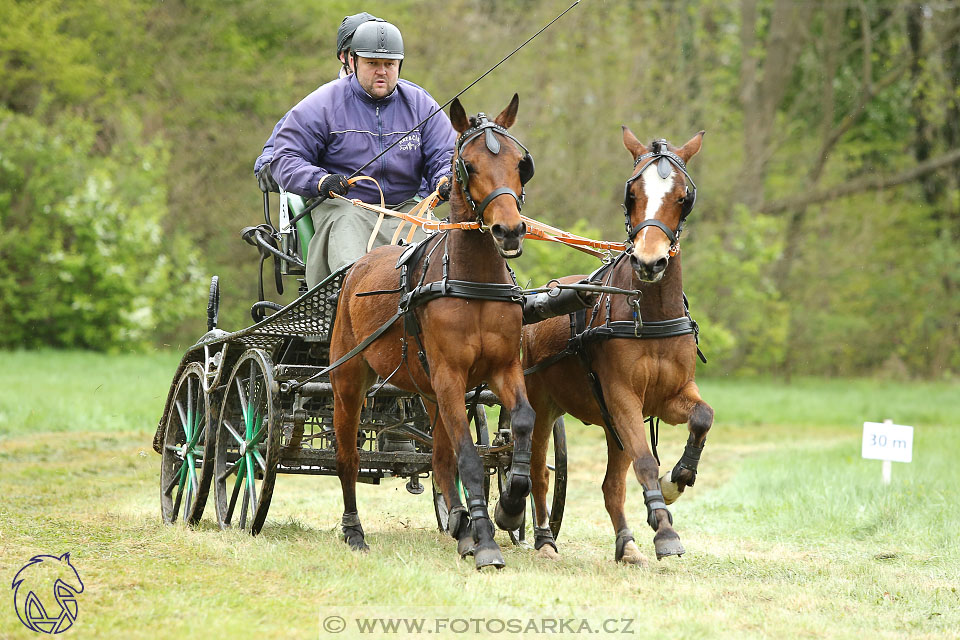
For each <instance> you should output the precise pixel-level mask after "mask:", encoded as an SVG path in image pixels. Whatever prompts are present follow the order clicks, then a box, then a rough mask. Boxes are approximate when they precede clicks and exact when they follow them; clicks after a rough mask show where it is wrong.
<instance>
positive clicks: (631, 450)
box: [604, 383, 684, 560]
mask: <svg viewBox="0 0 960 640" xmlns="http://www.w3.org/2000/svg"><path fill="white" fill-rule="evenodd" d="M604 397H605V398H606V400H607V403H608V407H609V409H610V413H611V415H612V417H613V422H614V424H615V425H616V426H617V429H618V433H619V435H620V439H621V441H622V442H623V447H624V451H623V454H624V455H626V456H628V457H629V458H631V459H632V460H633V470H634V473H635V474H636V476H637V480H639V481H640V484H641V486H642V487H643V502H644V504H645V505H646V507H647V524H648V525H650V528H651V529H653V530H654V531H656V535H655V536H654V537H653V545H654V548H655V549H656V552H657V560H659V559H661V558H664V557H666V556H679V555H683V553H684V549H683V545H682V544H680V536H679V535H677V532H676V531H675V530H674V529H673V516H672V515H671V514H670V511H668V510H667V504H666V502H665V501H664V498H663V493H662V491H661V490H660V480H659V479H658V477H657V476H658V475H659V473H660V465H659V463H657V459H656V458H654V457H653V453H652V452H651V451H650V445H649V444H648V443H647V436H646V433H645V432H644V428H643V427H644V423H643V400H642V397H639V396H638V395H637V393H636V390H635V389H634V388H632V387H629V386H625V385H624V384H622V383H621V384H616V383H615V384H611V385H609V386H608V385H604ZM608 437H610V435H609V434H608ZM609 448H610V447H609V446H608V449H609ZM615 453H619V450H618V451H616V452H615ZM617 525H618V523H616V522H615V523H614V526H617ZM618 535H619V532H618ZM623 537H624V539H625V538H626V537H627V536H626V535H624V536H623ZM626 542H629V541H628V540H626V541H625V542H624V546H626Z"/></svg>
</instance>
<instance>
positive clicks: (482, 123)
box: [454, 113, 534, 229]
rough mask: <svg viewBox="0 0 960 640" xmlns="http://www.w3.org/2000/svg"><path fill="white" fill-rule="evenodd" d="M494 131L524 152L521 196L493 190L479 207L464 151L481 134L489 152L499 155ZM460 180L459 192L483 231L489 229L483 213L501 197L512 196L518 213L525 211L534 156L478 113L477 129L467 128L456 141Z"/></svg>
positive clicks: (497, 141) (506, 188)
mask: <svg viewBox="0 0 960 640" xmlns="http://www.w3.org/2000/svg"><path fill="white" fill-rule="evenodd" d="M494 132H497V133H499V134H500V135H502V136H503V137H505V138H509V139H511V140H513V141H514V142H515V143H517V146H518V147H520V148H521V149H523V158H522V159H521V160H520V164H519V166H518V168H519V171H520V195H519V196H518V195H517V193H516V192H515V191H514V190H513V189H510V188H509V187H500V188H499V189H494V190H493V191H491V192H490V193H489V194H487V197H486V198H484V199H483V200H481V201H480V204H477V203H476V202H475V201H474V199H473V197H472V196H471V195H470V188H469V184H470V169H469V168H468V167H467V163H466V162H465V161H464V159H463V155H462V152H463V148H464V147H466V146H467V145H468V144H470V142H472V141H473V140H474V139H475V138H477V137H479V136H480V135H483V136H484V143H486V145H487V150H488V151H490V153H492V154H494V155H498V154H499V153H500V141H499V140H497V137H496V136H495V135H493V134H494ZM454 167H455V171H456V175H457V181H458V182H459V183H460V190H461V191H462V192H463V197H464V199H465V200H466V201H467V204H468V205H470V209H471V210H472V211H473V213H474V214H475V215H476V218H477V222H479V223H480V228H481V229H484V228H486V225H485V224H484V222H483V212H484V210H485V209H486V208H487V205H488V204H490V202H491V201H492V200H493V199H494V198H496V197H498V196H502V195H505V194H509V195H511V196H513V199H514V200H516V202H517V210H520V209H522V208H523V201H524V197H525V196H526V193H525V191H524V188H523V187H524V186H525V185H526V184H527V182H528V181H529V180H530V178H532V177H533V173H534V165H533V156H531V155H530V152H529V151H527V148H526V147H525V146H523V144H522V143H521V142H520V141H519V140H517V139H516V138H514V137H513V136H512V135H510V134H509V133H508V132H507V130H506V129H504V128H503V127H501V126H500V125H498V124H497V123H496V122H491V121H490V120H488V119H487V116H486V114H484V113H479V114H477V126H475V127H473V128H471V129H467V130H466V131H464V132H463V133H462V134H460V137H459V138H458V139H457V160H456V163H455V165H454Z"/></svg>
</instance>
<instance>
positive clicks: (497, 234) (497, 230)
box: [490, 224, 506, 240]
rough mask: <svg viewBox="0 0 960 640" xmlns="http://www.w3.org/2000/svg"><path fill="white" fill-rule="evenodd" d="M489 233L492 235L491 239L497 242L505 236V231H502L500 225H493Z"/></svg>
mask: <svg viewBox="0 0 960 640" xmlns="http://www.w3.org/2000/svg"><path fill="white" fill-rule="evenodd" d="M490 233H492V234H493V237H494V238H496V239H497V240H503V237H504V236H505V235H506V231H504V229H503V225H502V224H495V225H493V226H492V227H490Z"/></svg>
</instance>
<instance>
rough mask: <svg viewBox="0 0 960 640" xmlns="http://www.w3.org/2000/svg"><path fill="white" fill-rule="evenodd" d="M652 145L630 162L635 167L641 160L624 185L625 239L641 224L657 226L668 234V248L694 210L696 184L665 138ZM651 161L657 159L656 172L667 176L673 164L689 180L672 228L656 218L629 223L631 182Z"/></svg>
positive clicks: (633, 235) (641, 226)
mask: <svg viewBox="0 0 960 640" xmlns="http://www.w3.org/2000/svg"><path fill="white" fill-rule="evenodd" d="M651 147H652V150H651V151H648V152H647V153H645V154H643V155H641V156H640V157H638V158H637V160H636V162H634V163H633V168H634V169H636V168H637V166H638V165H639V164H640V163H641V162H643V163H644V164H643V166H642V167H640V170H639V171H636V172H635V173H634V174H633V176H632V177H631V178H630V179H629V180H627V182H626V184H625V185H624V187H623V215H624V217H625V218H626V220H625V222H624V226H626V229H627V241H628V243H633V239H634V238H636V237H637V234H638V233H640V230H641V229H643V228H644V227H657V228H658V229H660V230H661V231H663V232H664V233H665V234H666V235H667V238H668V239H669V240H670V246H671V248H674V247H676V246H677V244H678V243H679V242H680V234H681V233H682V232H683V225H684V223H685V222H686V220H687V216H689V215H690V212H691V211H693V205H694V203H695V202H696V201H697V185H696V183H695V182H694V181H693V178H691V177H690V174H689V173H687V165H686V164H685V163H684V161H683V159H682V158H681V157H680V156H678V155H677V154H675V153H674V152H673V151H670V149H669V147H668V146H667V141H666V140H663V139H661V140H655V141H654V142H653V144H652V145H651ZM654 162H656V163H657V173H659V175H660V177H661V178H664V179H666V177H667V176H669V175H670V173H671V171H672V168H671V166H670V165H673V166H674V167H676V168H677V169H679V170H680V173H682V174H683V175H684V177H685V178H686V181H687V183H688V184H687V186H686V193H685V194H684V196H683V204H682V208H681V209H680V222H679V224H677V228H676V229H671V228H670V227H668V226H667V225H665V224H663V223H662V222H660V221H659V220H641V221H640V223H639V224H637V225H635V226H633V227H631V226H630V198H631V195H630V185H631V184H633V182H634V181H635V180H637V178H639V177H640V176H641V175H643V172H644V170H646V168H647V167H649V166H650V165H651V164H653V163H654ZM691 187H692V188H691Z"/></svg>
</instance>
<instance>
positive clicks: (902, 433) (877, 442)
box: [861, 420, 913, 484]
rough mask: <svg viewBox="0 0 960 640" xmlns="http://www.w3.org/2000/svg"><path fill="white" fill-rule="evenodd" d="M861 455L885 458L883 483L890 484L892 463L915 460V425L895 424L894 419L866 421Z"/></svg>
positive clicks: (875, 458) (871, 457)
mask: <svg viewBox="0 0 960 640" xmlns="http://www.w3.org/2000/svg"><path fill="white" fill-rule="evenodd" d="M861 455H862V456H863V457H864V458H867V459H870V460H883V484H890V472H891V467H892V465H891V464H890V463H891V462H912V461H913V427H907V426H903V425H899V424H893V421H892V420H884V421H883V422H864V423H863V445H862V447H861Z"/></svg>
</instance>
